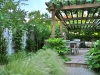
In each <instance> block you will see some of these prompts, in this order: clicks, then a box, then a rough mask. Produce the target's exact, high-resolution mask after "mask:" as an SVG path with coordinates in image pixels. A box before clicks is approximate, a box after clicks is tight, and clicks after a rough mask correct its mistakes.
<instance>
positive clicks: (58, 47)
mask: <svg viewBox="0 0 100 75" xmlns="http://www.w3.org/2000/svg"><path fill="white" fill-rule="evenodd" d="M43 48H44V49H48V48H49V49H51V50H54V51H56V52H58V53H59V55H60V56H61V57H62V58H63V59H64V60H69V58H67V57H66V56H65V53H67V52H68V51H69V50H70V49H69V48H67V47H66V41H65V40H62V39H61V38H49V39H47V40H46V44H45V45H44V46H43Z"/></svg>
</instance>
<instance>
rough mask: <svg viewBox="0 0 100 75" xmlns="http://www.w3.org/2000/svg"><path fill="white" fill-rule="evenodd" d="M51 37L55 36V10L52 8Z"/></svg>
mask: <svg viewBox="0 0 100 75" xmlns="http://www.w3.org/2000/svg"><path fill="white" fill-rule="evenodd" d="M50 37H51V38H55V10H52V26H51V35H50Z"/></svg>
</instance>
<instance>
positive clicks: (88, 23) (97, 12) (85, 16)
mask: <svg viewBox="0 0 100 75" xmlns="http://www.w3.org/2000/svg"><path fill="white" fill-rule="evenodd" d="M58 3H59V7H57V4H56V3H55V2H52V3H51V4H49V3H47V2H46V3H45V4H46V5H47V7H48V8H46V9H47V10H49V11H51V12H52V32H51V37H52V38H54V37H55V21H57V20H56V19H55V17H57V18H58V20H59V21H60V33H61V36H62V35H63V32H62V26H63V25H64V27H66V28H67V30H69V31H70V30H81V29H93V30H100V0H98V1H95V0H91V1H89V2H87V0H82V2H81V3H79V2H78V0H75V2H74V4H72V2H71V0H67V1H66V2H62V0H61V1H59V2H58Z"/></svg>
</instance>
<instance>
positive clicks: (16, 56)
mask: <svg viewBox="0 0 100 75" xmlns="http://www.w3.org/2000/svg"><path fill="white" fill-rule="evenodd" d="M26 57H27V53H26V52H25V51H23V50H21V51H19V52H17V53H13V54H11V55H8V61H9V62H13V61H17V60H22V59H24V58H26Z"/></svg>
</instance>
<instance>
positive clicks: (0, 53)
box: [0, 32, 8, 64]
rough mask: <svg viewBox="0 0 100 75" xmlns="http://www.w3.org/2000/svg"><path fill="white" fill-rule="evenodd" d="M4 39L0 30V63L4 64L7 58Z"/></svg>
mask: <svg viewBox="0 0 100 75" xmlns="http://www.w3.org/2000/svg"><path fill="white" fill-rule="evenodd" d="M6 43H7V42H6V40H5V39H4V37H3V35H2V33H1V32H0V64H5V63H7V62H8V60H7V51H6V50H7V44H6Z"/></svg>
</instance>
